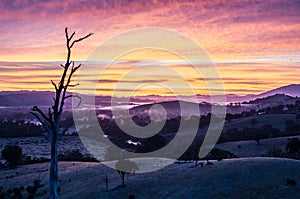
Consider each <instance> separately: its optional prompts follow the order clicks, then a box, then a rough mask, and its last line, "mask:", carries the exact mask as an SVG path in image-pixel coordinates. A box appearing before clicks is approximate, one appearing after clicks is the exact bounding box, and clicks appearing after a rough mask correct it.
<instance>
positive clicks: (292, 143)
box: [285, 138, 300, 159]
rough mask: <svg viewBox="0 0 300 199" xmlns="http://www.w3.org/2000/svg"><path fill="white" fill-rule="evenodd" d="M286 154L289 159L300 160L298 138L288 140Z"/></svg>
mask: <svg viewBox="0 0 300 199" xmlns="http://www.w3.org/2000/svg"><path fill="white" fill-rule="evenodd" d="M285 150H286V153H287V155H288V156H289V157H291V158H295V159H299V158H300V140H299V139H298V138H288V143H287V145H286V147H285Z"/></svg>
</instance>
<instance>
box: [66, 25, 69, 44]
mask: <svg viewBox="0 0 300 199" xmlns="http://www.w3.org/2000/svg"><path fill="white" fill-rule="evenodd" d="M65 34H66V39H67V41H69V35H68V28H67V27H66V28H65Z"/></svg>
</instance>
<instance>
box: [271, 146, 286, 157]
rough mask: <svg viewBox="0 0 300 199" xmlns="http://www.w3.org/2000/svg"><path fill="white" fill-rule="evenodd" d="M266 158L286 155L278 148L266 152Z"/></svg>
mask: <svg viewBox="0 0 300 199" xmlns="http://www.w3.org/2000/svg"><path fill="white" fill-rule="evenodd" d="M267 156H268V157H286V154H285V153H284V152H283V151H282V150H281V149H280V148H273V149H269V150H268V154H267Z"/></svg>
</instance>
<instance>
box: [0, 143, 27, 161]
mask: <svg viewBox="0 0 300 199" xmlns="http://www.w3.org/2000/svg"><path fill="white" fill-rule="evenodd" d="M1 154H2V158H3V159H5V160H6V161H7V162H8V164H9V165H10V166H15V165H18V163H20V161H21V160H22V148H21V147H20V146H17V145H6V146H5V147H4V149H3V150H2V151H1Z"/></svg>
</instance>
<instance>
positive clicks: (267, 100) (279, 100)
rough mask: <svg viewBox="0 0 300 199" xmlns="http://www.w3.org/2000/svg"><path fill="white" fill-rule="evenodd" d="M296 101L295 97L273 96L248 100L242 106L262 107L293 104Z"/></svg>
mask: <svg viewBox="0 0 300 199" xmlns="http://www.w3.org/2000/svg"><path fill="white" fill-rule="evenodd" d="M296 100H297V98H296V97H291V96H289V95H286V94H275V95H271V96H267V97H262V98H256V99H255V100H250V101H249V102H244V103H243V104H263V105H268V104H273V105H279V104H294V103H295V101H296Z"/></svg>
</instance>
